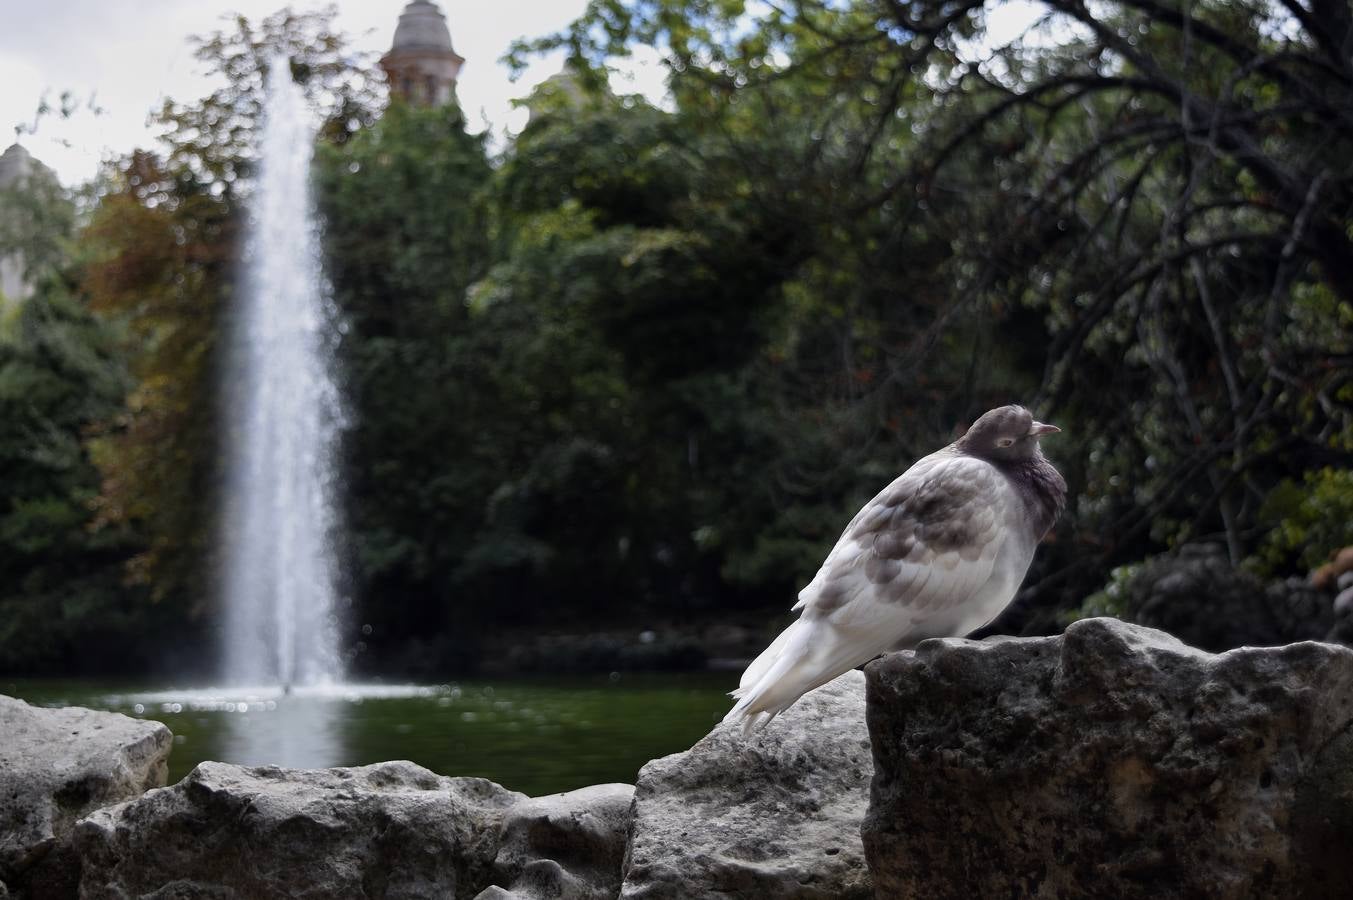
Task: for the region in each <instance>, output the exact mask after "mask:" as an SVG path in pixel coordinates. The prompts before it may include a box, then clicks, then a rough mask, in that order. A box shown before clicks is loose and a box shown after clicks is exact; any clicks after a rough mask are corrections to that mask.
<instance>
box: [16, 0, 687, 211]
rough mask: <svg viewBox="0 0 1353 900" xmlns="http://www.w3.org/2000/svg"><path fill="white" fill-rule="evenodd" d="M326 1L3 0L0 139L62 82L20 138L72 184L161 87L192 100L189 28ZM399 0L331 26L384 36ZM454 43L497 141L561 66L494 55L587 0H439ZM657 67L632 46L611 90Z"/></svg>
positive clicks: (386, 0) (140, 129) (137, 121)
mask: <svg viewBox="0 0 1353 900" xmlns="http://www.w3.org/2000/svg"><path fill="white" fill-rule="evenodd" d="M287 5H290V6H291V7H292V8H293V9H296V10H298V11H300V10H313V9H320V8H323V6H325V5H326V4H325V3H324V2H322V0H291V2H290V4H288V0H0V124H2V125H3V126H4V131H3V132H0V149H3V148H4V147H6V146H8V145H9V144H10V143H11V142H12V141H13V139H14V138H13V135H14V130H13V129H14V127H15V126H16V125H19V124H21V123H25V122H27V123H29V124H30V125H31V124H32V122H33V119H34V112H35V111H36V109H37V107H38V102H39V100H40V99H41V98H42V96H43V94H44V92H45V93H46V94H47V95H48V97H49V99H50V101H51V102H52V103H53V104H54V105H55V104H56V103H57V102H58V100H59V96H60V94H61V92H62V91H66V90H69V91H70V92H71V93H72V94H73V96H74V97H75V98H77V99H78V100H80V101H81V102H82V103H84V102H87V101H88V100H89V99H90V98H91V97H92V98H93V99H94V102H95V104H96V105H97V106H98V107H99V108H101V109H102V110H103V112H102V113H101V114H99V115H94V114H93V113H92V112H90V111H89V110H88V109H86V108H81V109H79V110H77V111H76V112H75V113H74V114H73V115H72V116H71V117H70V118H69V119H66V120H61V119H59V118H57V117H54V116H48V117H45V118H44V119H42V120H41V121H40V122H39V123H38V128H37V131H36V133H34V134H26V135H23V136H22V138H21V139H20V142H21V143H22V144H23V145H24V146H25V147H26V148H28V150H29V152H30V153H32V154H33V155H34V156H36V157H37V158H38V159H40V160H42V161H43V162H44V163H46V164H47V165H48V166H50V167H51V168H53V169H54V170H56V173H57V175H58V177H60V179H61V181H62V182H63V183H64V184H66V185H69V186H73V185H75V184H78V183H80V182H83V181H86V180H88V179H90V178H93V177H94V175H95V174H96V173H97V172H98V168H99V164H100V161H101V160H103V159H105V158H108V157H110V156H114V157H115V156H121V155H122V154H124V153H126V152H127V151H129V150H131V149H133V148H134V147H151V146H153V145H154V142H155V133H156V132H155V130H154V129H153V128H152V127H150V126H148V124H147V121H146V119H147V116H148V114H149V113H150V112H151V111H152V110H154V109H157V108H158V107H159V106H160V105H161V102H162V101H163V99H164V98H165V97H166V96H170V97H174V98H175V99H178V100H181V101H182V100H193V99H196V98H198V97H201V96H204V95H205V94H207V93H208V92H209V91H210V90H211V86H212V82H211V81H210V80H209V79H208V78H207V77H206V76H205V75H204V73H203V71H202V65H201V64H200V63H199V62H198V61H197V60H195V59H194V58H193V56H192V49H191V47H190V46H189V44H188V41H187V38H188V36H189V35H192V34H205V33H208V32H211V31H213V30H216V29H218V28H221V27H223V26H224V22H223V21H222V17H223V16H226V15H228V14H231V13H236V12H238V13H242V14H244V15H245V16H248V17H249V18H250V19H251V20H255V19H262V18H264V17H265V16H267V15H269V14H270V13H273V12H276V11H277V10H278V9H281V8H282V7H284V6H287ZM404 5H405V2H404V0H337V6H338V10H339V12H338V18H337V20H336V23H337V26H338V28H339V29H340V30H342V31H344V32H346V33H347V34H348V36H349V37H350V38H351V40H352V46H353V47H354V49H357V50H369V51H374V52H376V53H377V54H379V53H383V52H384V51H386V50H388V49H389V47H390V41H391V38H392V37H393V36H394V31H395V23H396V22H397V21H398V19H399V13H400V11H401V10H402V9H403V8H404ZM439 5H440V6H441V8H442V12H443V13H445V14H446V18H447V24H448V26H449V27H450V30H451V42H452V44H453V45H454V46H455V49H456V52H457V53H459V54H460V55H461V56H463V57H465V59H466V62H465V66H464V67H463V68H462V69H461V72H460V79H459V81H458V84H457V88H456V90H457V94H458V96H459V98H460V101H461V106H462V108H463V109H464V110H465V114H466V117H467V118H468V119H469V121H470V125H471V129H472V130H476V131H478V130H482V129H484V128H485V127H488V128H489V129H490V130H491V132H492V133H493V135H494V137H495V140H494V144H495V145H498V144H501V142H502V140H503V137H504V136H505V135H507V134H514V133H516V132H517V131H519V130H520V129H521V128H522V127H523V126H524V125H525V124H526V111H525V110H514V109H513V108H512V100H513V99H516V98H520V97H524V96H526V95H527V94H529V93H530V91H531V88H532V87H534V86H535V85H536V84H538V83H539V82H541V81H543V80H544V79H546V78H548V77H549V76H551V75H553V74H555V73H556V72H558V71H559V70H560V68H561V66H562V65H563V57H562V55H559V54H555V55H553V56H544V57H540V58H539V59H537V60H536V61H535V62H534V63H533V64H532V65H531V66H530V67H529V68H528V69H527V70H526V72H525V73H523V75H522V76H521V77H520V78H519V79H518V80H517V81H516V82H513V81H511V80H510V73H509V72H508V69H507V66H505V65H504V64H502V63H501V62H499V59H500V58H501V57H502V55H503V54H504V53H505V52H506V51H507V49H508V46H509V45H510V44H511V43H512V41H513V40H515V39H516V38H519V37H523V36H525V37H538V36H541V35H545V34H548V33H551V32H553V31H557V30H559V29H561V28H563V27H564V26H566V25H567V24H568V23H569V22H570V21H572V20H573V19H574V18H576V17H577V16H578V15H579V14H580V13H581V12H582V10H583V7H584V6H585V5H586V0H490V2H484V0H477V2H471V0H439ZM663 83H664V70H663V67H662V65H661V63H660V62H659V60H658V58H657V55H656V53H651V52H650V53H646V54H640V55H638V56H637V58H636V59H635V61H634V62H633V63H632V64H630V65H628V66H627V67H626V69H625V71H622V72H621V73H619V74H618V76H617V77H616V78H615V79H613V86H614V87H615V88H616V90H618V91H621V92H625V93H634V92H639V93H643V94H645V95H647V96H649V97H650V98H653V99H657V98H660V97H661V96H662V94H663V93H664V87H663Z"/></svg>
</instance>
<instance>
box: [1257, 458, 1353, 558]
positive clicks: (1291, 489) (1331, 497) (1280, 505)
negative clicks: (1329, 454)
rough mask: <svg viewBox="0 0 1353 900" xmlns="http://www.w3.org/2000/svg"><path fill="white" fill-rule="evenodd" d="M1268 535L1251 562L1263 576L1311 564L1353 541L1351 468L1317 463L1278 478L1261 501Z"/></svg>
mask: <svg viewBox="0 0 1353 900" xmlns="http://www.w3.org/2000/svg"><path fill="white" fill-rule="evenodd" d="M1259 519H1260V521H1261V522H1262V523H1264V524H1265V525H1266V526H1268V529H1269V531H1268V534H1267V535H1265V537H1264V540H1263V542H1262V543H1261V544H1260V546H1259V548H1258V553H1257V554H1256V555H1255V559H1254V560H1253V561H1252V563H1253V565H1252V567H1253V568H1254V569H1255V570H1256V571H1257V572H1258V573H1259V574H1263V575H1271V574H1279V573H1282V572H1285V571H1291V569H1292V568H1293V567H1296V568H1298V569H1300V570H1302V571H1310V570H1312V569H1315V568H1316V567H1317V566H1319V565H1320V564H1321V563H1323V562H1325V561H1326V560H1327V559H1329V558H1330V555H1331V554H1332V553H1333V552H1334V551H1336V550H1340V549H1342V548H1344V547H1347V546H1349V545H1353V469H1334V468H1328V467H1327V468H1323V469H1317V470H1314V471H1309V472H1305V473H1303V474H1302V479H1301V481H1300V482H1297V481H1295V480H1294V479H1291V478H1285V479H1283V480H1282V481H1281V482H1280V483H1279V484H1278V485H1277V486H1276V487H1274V489H1273V490H1272V491H1270V492H1269V495H1268V497H1267V498H1265V500H1264V505H1263V508H1262V509H1260V511H1259Z"/></svg>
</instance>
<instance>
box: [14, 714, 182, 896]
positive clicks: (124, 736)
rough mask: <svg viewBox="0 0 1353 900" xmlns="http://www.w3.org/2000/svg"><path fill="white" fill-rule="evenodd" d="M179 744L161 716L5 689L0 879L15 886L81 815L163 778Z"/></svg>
mask: <svg viewBox="0 0 1353 900" xmlns="http://www.w3.org/2000/svg"><path fill="white" fill-rule="evenodd" d="M172 743H173V735H171V734H170V733H169V729H168V728H166V727H164V725H162V724H160V723H159V722H149V721H143V720H140V719H132V718H129V717H127V716H122V715H118V714H116V713H107V712H97V711H95V710H91V709H81V708H79V707H67V708H62V709H44V708H41V707H35V706H29V705H28V704H27V703H24V702H23V701H22V700H15V699H13V698H11V697H4V696H0V882H10V884H11V885H13V884H14V883H15V882H16V881H17V880H18V879H19V877H20V876H21V875H22V874H23V873H24V872H25V871H26V870H28V869H29V868H30V867H31V866H32V865H33V864H34V863H36V862H37V861H38V860H39V859H41V858H42V857H43V856H45V855H46V854H47V853H48V852H49V851H50V850H51V849H52V847H54V846H55V845H56V843H57V842H58V840H60V839H61V838H62V837H63V836H64V835H65V834H67V833H68V832H69V831H70V829H71V827H72V826H73V825H74V824H75V822H76V820H77V819H79V818H80V817H82V816H84V815H86V814H88V813H90V812H92V811H94V810H96V809H98V808H99V807H102V806H109V805H111V804H114V803H121V802H122V801H124V800H127V799H130V798H132V797H139V796H140V795H141V794H142V793H144V792H145V791H147V790H150V789H151V788H155V787H160V786H161V785H163V784H164V782H165V777H166V775H167V773H168V759H169V750H170V747H171V746H172Z"/></svg>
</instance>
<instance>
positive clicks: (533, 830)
mask: <svg viewBox="0 0 1353 900" xmlns="http://www.w3.org/2000/svg"><path fill="white" fill-rule="evenodd" d="M633 801H634V786H633V785H630V784H599V785H594V786H592V787H585V788H582V789H580V790H576V791H569V792H568V793H564V794H551V795H549V796H547V797H536V798H533V799H529V800H523V801H521V802H520V803H518V804H517V805H515V806H513V807H512V808H511V809H510V810H508V811H507V814H506V816H505V817H504V819H503V826H502V833H501V838H500V841H501V843H500V845H499V847H498V856H497V858H496V859H495V860H494V863H493V871H494V882H495V883H496V884H497V885H498V887H493V888H488V889H486V890H485V891H484V892H483V893H482V894H480V895H479V898H478V900H493V898H500V900H508V898H511V900H612V898H614V897H615V896H616V895H617V894H618V893H619V892H620V869H621V866H622V864H623V863H624V859H625V840H626V838H627V837H628V835H629V823H630V806H631V804H632V803H633Z"/></svg>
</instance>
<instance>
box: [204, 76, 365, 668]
mask: <svg viewBox="0 0 1353 900" xmlns="http://www.w3.org/2000/svg"><path fill="white" fill-rule="evenodd" d="M266 93H267V101H266V106H265V110H264V116H265V120H264V124H263V131H262V136H261V140H260V146H259V165H260V168H259V175H258V180H257V182H256V183H255V185H254V189H253V194H252V205H251V209H252V215H251V217H250V223H249V235H248V240H247V246H246V251H245V277H244V279H243V293H242V296H241V297H240V302H241V306H240V307H239V308H238V309H237V310H236V315H235V329H234V333H233V335H232V341H231V347H230V358H229V363H228V365H227V366H226V369H225V407H224V408H225V419H224V424H225V429H226V440H225V449H226V453H227V454H228V456H227V466H228V476H227V486H226V491H227V493H226V502H225V510H224V516H223V521H222V541H223V551H224V552H223V564H224V566H225V570H224V572H223V577H222V587H223V592H224V593H223V596H222V598H221V600H222V604H223V608H224V629H223V639H224V642H225V645H224V660H225V673H224V674H225V677H226V678H227V680H228V681H230V682H233V683H236V684H282V685H287V686H290V685H293V684H295V685H307V684H323V683H330V682H335V681H338V680H341V678H342V666H341V661H340V657H339V653H338V644H337V630H338V629H337V613H338V609H337V606H338V604H337V585H338V578H337V569H338V566H337V560H336V558H335V550H334V537H335V535H334V532H335V528H336V526H337V515H336V513H335V507H334V496H333V495H334V487H335V486H334V479H335V471H334V468H335V457H336V444H337V440H338V437H339V431H340V428H341V425H342V414H343V411H342V404H341V399H340V396H339V392H338V389H337V386H336V383H335V378H334V359H333V355H334V344H335V339H334V335H335V332H336V324H337V316H336V315H335V314H334V310H333V309H332V303H331V299H330V295H329V291H328V290H327V284H326V282H325V280H324V275H323V272H322V270H321V266H320V256H319V247H318V235H317V230H316V226H315V217H314V210H313V203H312V199H311V196H310V163H311V157H312V154H313V148H314V140H315V129H314V125H313V120H312V116H311V114H310V111H309V110H308V109H307V107H306V103H305V97H304V94H303V93H302V91H301V89H300V87H299V86H298V85H296V83H295V82H294V81H293V80H292V78H291V68H290V64H289V62H288V61H287V59H286V57H284V56H283V57H276V58H274V59H273V60H272V61H271V63H270V65H269V71H268V77H267V91H266Z"/></svg>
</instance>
